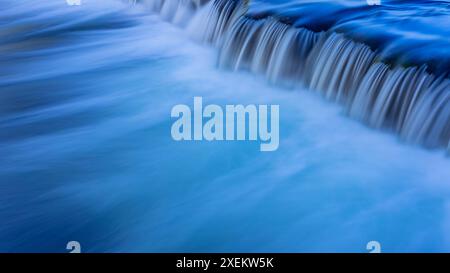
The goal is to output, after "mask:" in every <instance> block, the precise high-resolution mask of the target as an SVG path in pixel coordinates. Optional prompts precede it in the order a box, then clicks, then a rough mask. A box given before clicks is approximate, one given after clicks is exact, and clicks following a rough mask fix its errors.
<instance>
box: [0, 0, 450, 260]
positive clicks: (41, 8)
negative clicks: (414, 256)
mask: <svg viewBox="0 0 450 273" xmlns="http://www.w3.org/2000/svg"><path fill="white" fill-rule="evenodd" d="M2 2H3V1H2ZM19 2H20V4H19ZM30 3H31V1H18V4H17V5H16V6H13V5H11V4H9V5H8V6H6V9H5V10H3V11H2V12H1V16H2V18H1V21H3V22H9V24H4V25H2V26H1V27H0V31H1V33H2V34H8V35H4V36H2V37H9V38H8V39H5V38H2V40H1V44H0V51H1V52H2V53H5V54H1V55H0V56H2V57H0V69H1V70H0V71H1V73H0V219H1V220H0V221H1V222H0V223H1V225H0V250H1V251H14V252H22V251H27V252H30V251H57V252H65V251H66V250H65V247H66V244H67V242H68V241H72V240H75V241H79V242H80V243H81V246H82V251H83V252H124V251H125V252H128V251H130V252H136V251H138V252H140V251H142V252H144V251H145V252H147V251H148V252H157V251H159V252H184V251H189V252H192V251H193V252H210V251H211V252H228V251H233V252H247V251H251V252H272V251H273V252H278V251H279V252H289V251H296V252H297V251H298V252H308V251H313V252H324V251H327V252H328V251H338V252H346V251H356V252H366V251H367V250H366V244H367V242H369V241H372V240H376V241H379V242H380V243H381V245H382V250H383V251H386V252H387V251H389V252H399V251H406V252H408V251H430V252H436V251H450V236H449V234H450V233H449V230H450V184H449V183H450V161H449V159H448V158H447V157H445V154H444V151H442V150H437V151H429V150H426V149H423V148H421V147H416V146H412V145H406V144H404V143H402V142H400V141H399V140H398V138H397V137H396V136H394V135H392V134H390V133H385V132H383V131H379V130H374V129H370V128H368V127H366V126H365V125H363V124H361V123H359V122H357V121H353V120H352V119H349V118H348V117H347V116H346V115H345V113H344V111H343V109H342V108H341V107H339V106H337V105H336V104H334V103H331V102H327V101H326V100H324V99H323V98H322V97H321V96H320V95H318V94H316V93H312V92H309V91H307V90H303V89H301V88H297V89H295V90H286V89H282V88H278V87H276V86H271V85H269V84H267V83H266V82H265V81H264V80H263V79H262V78H261V77H260V76H259V75H253V74H250V73H248V72H245V71H241V72H231V71H228V70H224V69H218V68H217V58H218V52H217V50H215V49H214V48H213V47H210V46H207V45H201V44H199V43H197V42H194V41H192V39H191V37H190V36H189V34H188V33H187V32H186V31H183V30H182V29H180V28H178V27H176V26H174V25H172V24H170V23H167V22H164V21H163V20H162V19H161V18H160V16H159V15H155V14H149V13H148V12H147V10H145V9H142V8H141V7H139V6H136V7H130V6H128V5H124V4H120V3H116V2H114V3H113V2H111V1H106V0H105V1H85V3H84V4H85V5H84V6H83V8H82V9H78V10H76V8H75V7H68V6H66V5H65V3H61V2H60V1H42V4H40V5H37V4H34V5H30ZM33 3H35V2H34V1H33ZM2 4H3V3H2ZM25 15H26V16H25ZM11 18H14V20H11ZM17 18H22V19H20V20H19V19H17ZM25 18H26V19H25ZM69 19H71V20H69ZM25 36H26V37H27V38H26V39H25V38H23V37H25ZM194 96H202V97H203V99H204V102H205V104H209V103H214V104H219V105H225V104H244V105H246V104H279V105H280V129H281V131H280V148H279V149H278V150H277V151H276V152H271V153H262V152H260V151H259V144H258V143H255V142H175V141H173V140H172V138H171V135H170V127H171V125H172V122H173V120H171V118H170V111H171V109H172V107H173V106H174V105H176V104H180V103H183V104H189V105H191V104H192V101H193V97H194Z"/></svg>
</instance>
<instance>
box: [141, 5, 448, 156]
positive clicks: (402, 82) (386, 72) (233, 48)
mask: <svg viewBox="0 0 450 273" xmlns="http://www.w3.org/2000/svg"><path fill="white" fill-rule="evenodd" d="M143 3H144V4H145V5H147V6H148V7H149V8H150V9H151V10H152V11H155V12H158V13H160V14H161V16H162V17H163V18H164V19H165V20H167V21H170V22H173V23H175V24H177V25H180V26H182V27H184V28H186V29H187V30H188V31H189V33H190V34H191V36H192V37H193V39H195V40H197V41H200V42H203V43H208V44H211V45H214V46H215V47H217V48H218V50H219V58H218V66H219V67H221V68H226V69H231V70H247V71H251V72H253V73H256V74H260V75H264V76H265V77H266V78H267V79H268V81H269V82H270V83H274V84H279V85H283V86H286V87H292V88H293V87H296V86H304V87H306V88H308V89H310V90H314V91H317V92H320V93H321V94H323V96H324V97H326V98H327V99H329V100H332V101H336V102H338V103H340V104H342V105H343V106H344V107H345V110H346V112H347V114H348V115H349V116H351V117H352V118H355V119H357V120H360V121H362V122H364V123H366V124H368V125H369V126H371V127H373V128H377V129H383V130H388V131H392V132H394V133H396V134H398V135H399V136H400V137H401V139H402V140H404V141H406V142H408V143H413V144H417V145H422V146H424V147H427V148H446V149H447V151H450V80H449V79H448V78H447V77H445V76H436V75H433V74H431V73H429V72H428V71H427V67H426V65H425V64H424V65H423V66H420V67H417V66H410V67H405V66H401V65H392V64H388V63H386V62H384V60H383V59H382V58H381V56H380V55H379V54H377V53H376V52H375V51H374V50H372V49H371V48H370V47H369V46H368V45H365V44H364V43H360V42H355V41H353V40H351V39H349V38H347V37H346V36H345V35H344V34H342V33H336V32H333V31H322V32H313V31H311V30H308V29H306V28H296V27H293V26H291V25H289V24H286V23H282V22H280V21H279V20H277V19H275V18H273V17H264V18H254V17H251V16H249V15H248V14H247V9H248V1H240V0H211V1H207V0H146V1H143Z"/></svg>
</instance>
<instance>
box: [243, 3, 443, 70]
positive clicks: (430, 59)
mask: <svg viewBox="0 0 450 273" xmlns="http://www.w3.org/2000/svg"><path fill="white" fill-rule="evenodd" d="M250 3H251V5H250V14H251V15H252V16H257V17H265V16H274V17H276V18H279V19H280V20H282V21H285V22H287V23H290V24H293V25H294V26H297V27H305V28H308V29H311V30H314V31H328V30H331V31H336V32H339V33H344V34H345V35H346V36H347V37H349V38H351V39H353V40H356V41H360V42H363V43H365V44H367V45H369V46H371V47H372V49H374V50H377V51H378V52H380V54H381V56H382V58H383V59H384V60H386V61H388V62H390V63H393V64H402V65H406V66H410V65H415V66H420V65H423V64H426V65H427V66H428V69H429V70H430V71H432V72H434V73H437V74H445V75H447V76H448V75H449V71H450V50H449V48H450V2H449V1H438V0H381V5H372V6H370V5H367V1H366V0H337V1H336V0H335V1H330V0H301V1H299V0H288V1H286V0H253V1H251V2H250Z"/></svg>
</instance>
